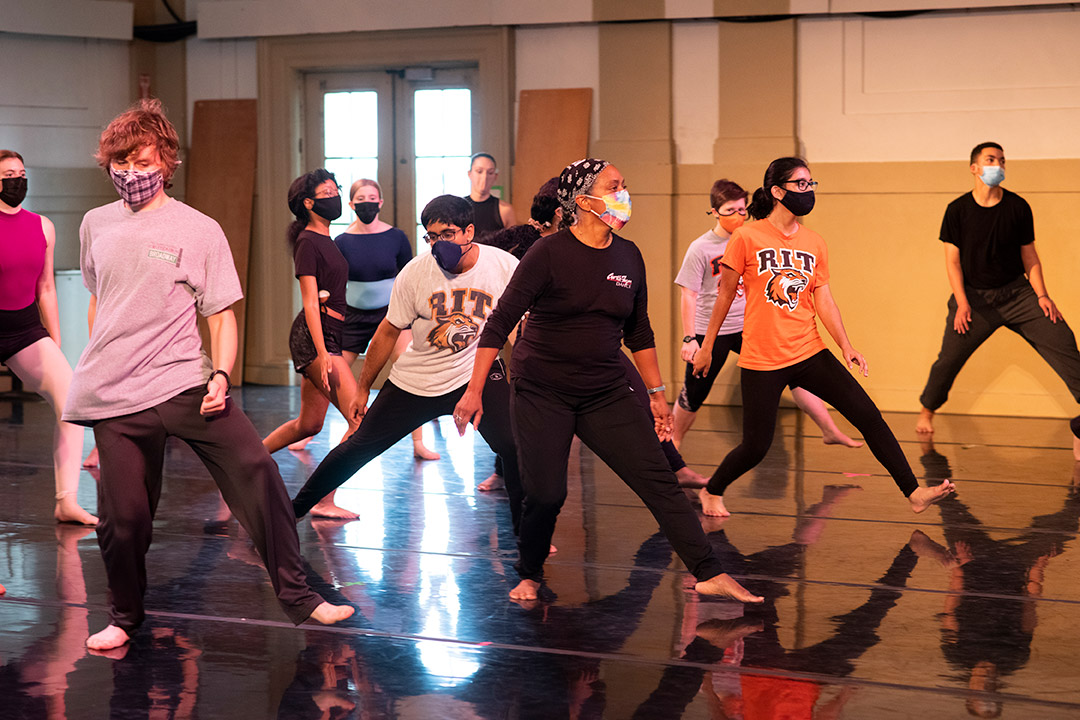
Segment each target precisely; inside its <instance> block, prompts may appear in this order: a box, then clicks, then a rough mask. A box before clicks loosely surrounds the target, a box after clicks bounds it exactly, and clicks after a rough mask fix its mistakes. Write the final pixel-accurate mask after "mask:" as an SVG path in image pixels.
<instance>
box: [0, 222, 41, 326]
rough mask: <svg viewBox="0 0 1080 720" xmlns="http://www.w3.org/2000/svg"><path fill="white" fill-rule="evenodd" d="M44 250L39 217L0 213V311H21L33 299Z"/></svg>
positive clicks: (35, 295) (35, 293)
mask: <svg viewBox="0 0 1080 720" xmlns="http://www.w3.org/2000/svg"><path fill="white" fill-rule="evenodd" d="M45 247H46V246H45V233H44V231H42V229H41V216H40V215H38V214H37V213H32V212H30V211H29V210H19V212H17V213H15V214H13V215H9V214H8V213H3V212H0V310H22V309H23V308H25V307H28V306H29V305H30V304H31V303H33V302H34V300H35V299H36V298H37V282H38V278H40V277H41V271H42V270H43V269H44V267H45Z"/></svg>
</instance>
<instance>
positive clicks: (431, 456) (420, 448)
mask: <svg viewBox="0 0 1080 720" xmlns="http://www.w3.org/2000/svg"><path fill="white" fill-rule="evenodd" d="M412 454H413V457H414V458H416V459H417V460H438V459H439V458H441V457H442V455H440V454H439V453H437V452H435V451H434V450H428V449H427V448H426V447H424V444H423V443H418V442H414V443H413V444H412Z"/></svg>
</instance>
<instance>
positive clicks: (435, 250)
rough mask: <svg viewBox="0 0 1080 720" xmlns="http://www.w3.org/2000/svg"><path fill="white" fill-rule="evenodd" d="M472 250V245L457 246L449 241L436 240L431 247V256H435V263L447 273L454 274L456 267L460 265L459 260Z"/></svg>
mask: <svg viewBox="0 0 1080 720" xmlns="http://www.w3.org/2000/svg"><path fill="white" fill-rule="evenodd" d="M471 249H472V243H471V242H470V243H466V244H464V245H458V244H457V243H455V242H450V241H449V240H436V241H435V242H434V243H433V244H432V246H431V254H432V255H434V256H435V262H436V263H438V265H439V267H441V268H442V269H443V270H445V271H446V272H448V273H456V272H457V266H458V265H460V264H461V258H463V257H465V253H467V252H469V250H471Z"/></svg>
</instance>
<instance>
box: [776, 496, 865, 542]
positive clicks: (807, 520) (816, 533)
mask: <svg viewBox="0 0 1080 720" xmlns="http://www.w3.org/2000/svg"><path fill="white" fill-rule="evenodd" d="M855 490H862V488H861V487H859V486H858V485H826V486H825V487H824V488H823V489H822V491H821V502H819V503H815V504H813V505H811V506H810V507H809V508H807V510H806V514H805V515H801V516H799V519H798V520H797V521H796V522H795V530H794V532H793V533H792V538H793V539H794V540H795V542H797V543H798V544H800V545H811V544H813V543H815V542H817V541H818V540H819V539H820V538H821V533H822V532H824V531H825V518H827V517H829V516H830V515H832V511H833V509H834V508H835V507H836V504H837V503H838V502H840V500H842V499H843V498H844V496H845V495H847V494H848V493H850V492H853V491H855Z"/></svg>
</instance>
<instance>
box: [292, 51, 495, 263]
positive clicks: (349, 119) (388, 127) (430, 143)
mask: <svg viewBox="0 0 1080 720" xmlns="http://www.w3.org/2000/svg"><path fill="white" fill-rule="evenodd" d="M476 76H477V68H476V66H475V65H471V66H469V65H464V66H457V67H410V68H405V69H379V70H367V71H357V72H334V73H309V74H306V76H305V78H304V95H305V104H304V108H305V112H304V129H305V131H304V135H303V144H302V155H303V158H304V165H305V167H308V168H314V167H325V168H326V169H328V170H330V171H331V172H332V173H334V175H335V176H336V177H337V180H338V182H339V183H340V184H341V187H342V194H343V195H347V194H348V192H349V188H350V186H351V185H352V183H353V182H354V181H356V180H358V179H360V178H374V179H375V180H377V181H378V182H379V185H380V186H381V187H382V191H383V208H382V210H381V211H380V214H379V217H380V218H381V219H382V220H383V221H384V222H388V223H390V224H391V225H394V226H395V227H398V228H401V230H403V231H404V232H405V234H406V235H407V236H408V237H409V239H410V241H411V242H412V243H413V247H414V248H415V249H416V252H424V251H426V250H427V244H426V243H424V242H422V241H420V238H421V237H422V236H423V234H424V231H423V228H422V227H420V212H421V210H423V208H424V205H426V204H427V203H428V201H430V200H431V199H432V198H433V197H436V196H437V195H442V194H451V195H467V194H468V193H469V179H468V175H467V173H468V170H469V158H470V157H471V156H472V154H473V152H474V149H473V148H476V147H479V144H480V137H481V131H482V127H483V124H482V122H481V118H480V114H479V108H478V104H477V103H476V102H474V96H475V85H476ZM343 202H344V203H347V202H348V199H347V198H346V199H345V200H343ZM352 219H353V216H352V213H351V211H349V210H348V209H347V208H345V212H343V213H342V216H341V218H339V219H338V221H336V222H334V223H332V224H331V235H337V234H338V233H340V232H343V231H344V230H345V228H346V227H347V226H348V224H349V223H350V222H352Z"/></svg>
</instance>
